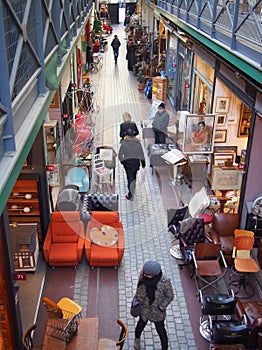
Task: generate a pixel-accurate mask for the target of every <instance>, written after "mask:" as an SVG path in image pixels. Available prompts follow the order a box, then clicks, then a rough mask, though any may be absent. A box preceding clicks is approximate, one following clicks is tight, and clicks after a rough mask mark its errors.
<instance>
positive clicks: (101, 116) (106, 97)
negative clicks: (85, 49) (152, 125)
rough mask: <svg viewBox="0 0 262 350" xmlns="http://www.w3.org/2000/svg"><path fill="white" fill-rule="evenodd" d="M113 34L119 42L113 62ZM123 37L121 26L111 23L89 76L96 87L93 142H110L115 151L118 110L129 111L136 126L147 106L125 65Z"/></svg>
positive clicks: (124, 35)
mask: <svg viewBox="0 0 262 350" xmlns="http://www.w3.org/2000/svg"><path fill="white" fill-rule="evenodd" d="M114 35H117V36H118V38H119V40H120V42H121V46H120V49H119V57H118V63H117V64H115V62H114V57H113V51H112V48H111V42H112V40H113V38H114ZM126 39H127V37H126V32H125V31H124V26H123V25H122V24H120V25H117V26H114V30H113V33H112V34H111V35H108V37H107V40H108V44H107V48H106V49H105V52H104V54H103V66H102V68H100V70H99V71H98V72H94V73H93V74H92V76H91V78H92V80H93V81H94V83H95V85H96V89H97V101H98V116H97V135H98V140H97V145H108V146H113V147H114V149H115V150H116V151H117V150H118V147H119V125H120V123H121V122H122V113H123V112H125V111H126V112H129V113H130V114H131V116H132V119H133V120H134V121H135V122H136V123H137V125H138V127H140V124H141V120H142V119H147V116H148V113H149V110H150V106H151V102H150V101H147V100H146V98H145V96H144V93H143V92H141V91H138V89H137V80H136V76H135V75H134V74H133V73H132V72H130V71H128V69H127V61H126V58H125V57H126V43H127V40H126Z"/></svg>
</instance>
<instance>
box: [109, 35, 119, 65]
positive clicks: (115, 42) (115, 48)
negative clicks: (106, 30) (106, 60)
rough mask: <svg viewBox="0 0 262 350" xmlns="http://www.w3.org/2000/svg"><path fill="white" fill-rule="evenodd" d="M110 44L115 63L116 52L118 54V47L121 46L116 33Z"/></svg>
mask: <svg viewBox="0 0 262 350" xmlns="http://www.w3.org/2000/svg"><path fill="white" fill-rule="evenodd" d="M111 46H112V48H113V52H114V59H115V63H117V58H118V54H119V47H120V46H121V43H120V41H119V39H118V36H117V35H115V37H114V39H113V40H112V43H111Z"/></svg>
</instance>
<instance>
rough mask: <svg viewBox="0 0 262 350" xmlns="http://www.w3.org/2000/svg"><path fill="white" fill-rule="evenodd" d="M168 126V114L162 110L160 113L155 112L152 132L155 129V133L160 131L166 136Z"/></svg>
mask: <svg viewBox="0 0 262 350" xmlns="http://www.w3.org/2000/svg"><path fill="white" fill-rule="evenodd" d="M168 124H169V114H168V113H167V111H165V110H164V111H163V112H162V113H160V112H158V111H157V112H156V114H155V117H154V120H153V123H152V127H153V130H154V129H155V131H162V132H164V133H165V134H166V133H167V127H168Z"/></svg>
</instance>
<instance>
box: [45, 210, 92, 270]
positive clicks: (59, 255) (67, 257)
mask: <svg viewBox="0 0 262 350" xmlns="http://www.w3.org/2000/svg"><path fill="white" fill-rule="evenodd" d="M84 243H85V239H84V224H83V222H82V221H81V220H80V213H79V212H78V211H59V212H53V213H52V217H51V221H50V223H49V225H48V230H47V234H46V238H45V240H44V245H43V253H44V258H45V261H46V262H47V263H48V264H49V266H77V265H78V263H79V262H80V261H81V260H82V256H83V249H84Z"/></svg>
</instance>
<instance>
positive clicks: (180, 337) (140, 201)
mask: <svg viewBox="0 0 262 350" xmlns="http://www.w3.org/2000/svg"><path fill="white" fill-rule="evenodd" d="M114 34H117V35H118V37H119V38H120V41H121V43H122V45H121V48H120V54H119V59H118V63H117V64H115V63H114V61H113V53H112V50H111V47H110V43H111V41H112V39H113V35H114ZM113 35H111V36H109V38H108V48H107V49H106V51H105V53H104V55H103V56H104V63H103V67H102V68H101V69H100V70H99V71H98V72H95V73H94V74H92V75H91V78H92V80H93V82H94V84H95V86H96V102H97V107H98V115H97V128H98V129H97V131H98V132H97V135H98V139H97V140H96V145H97V146H99V145H110V146H113V147H114V149H115V150H116V151H118V149H119V125H120V123H121V122H122V113H123V112H124V111H128V112H130V113H131V115H132V117H133V120H134V121H136V122H137V125H138V126H140V124H141V120H143V119H147V115H148V113H149V110H150V106H151V101H148V100H147V99H146V97H145V95H144V94H143V92H139V91H138V90H137V81H136V77H135V76H134V75H133V73H132V72H129V71H128V70H127V61H126V59H125V53H126V40H125V37H126V34H125V32H124V27H123V26H122V25H121V24H120V25H119V26H117V27H115V28H114V32H113ZM170 113H171V114H172V111H170ZM171 117H172V115H171ZM140 135H141V133H140ZM145 153H146V150H145ZM164 175H165V176H166V178H167V180H168V179H169V180H170V179H171V174H170V175H169V173H168V172H166V170H165V171H164ZM168 190H169V191H170V194H171V195H172V194H175V191H174V188H172V187H169V189H168ZM115 192H116V193H119V195H120V209H119V211H120V215H121V220H122V222H123V226H124V232H125V244H126V248H125V254H124V259H123V261H122V263H121V264H120V266H119V270H118V276H119V278H118V280H119V312H120V314H119V317H120V318H121V319H122V320H123V321H124V322H126V323H127V326H128V329H129V336H128V340H127V344H126V349H132V348H133V341H134V329H135V319H134V318H133V317H131V316H130V314H129V308H130V301H131V298H132V296H133V294H134V291H135V289H136V284H137V278H138V275H139V272H140V269H141V267H142V266H143V263H144V262H145V261H146V260H149V259H155V260H157V261H158V262H159V263H160V264H161V265H162V268H163V271H164V272H165V273H166V274H167V275H168V276H169V277H170V278H171V280H172V283H173V286H174V291H175V298H174V301H173V303H172V304H171V306H169V308H168V313H167V314H168V315H167V322H166V324H167V331H168V336H169V340H170V349H171V350H172V349H173V350H175V349H181V350H182V349H184V350H186V349H196V346H195V341H194V337H193V332H192V330H191V324H190V321H189V315H188V310H187V307H186V302H185V299H184V293H183V289H182V286H181V281H180V276H179V271H178V267H177V264H176V261H175V260H174V259H173V258H172V257H171V256H170V254H169V248H170V235H169V234H168V232H167V219H166V210H165V208H164V203H163V201H162V194H161V192H160V187H159V183H158V178H157V175H156V173H154V174H152V170H151V169H150V167H149V164H148V159H147V174H146V180H145V182H142V181H140V180H139V181H138V183H137V186H136V194H135V198H134V201H133V202H130V201H127V200H126V199H125V194H126V193H127V188H126V179H125V174H124V170H123V167H122V166H121V165H120V164H119V163H118V166H117V168H116V178H115ZM183 195H184V196H185V195H186V193H183ZM175 201H176V196H175V195H174V203H173V204H174V207H176V206H177V205H178V203H176V202H175ZM87 279H88V275H87V273H86V268H85V266H83V267H81V265H80V266H79V268H78V269H77V273H76V284H75V295H74V298H75V300H76V301H79V302H80V303H81V304H82V305H83V303H84V302H86V300H87V295H86V293H87V288H86V285H87V283H86V281H87ZM81 285H83V286H85V288H81ZM196 302H197V300H196ZM83 316H84V315H83ZM141 349H152V350H154V349H156V350H157V349H161V345H160V341H159V337H158V335H157V333H156V331H155V329H154V325H152V324H148V325H147V327H146V329H145V331H144V333H143V335H142V338H141ZM202 350H203V349H202Z"/></svg>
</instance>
